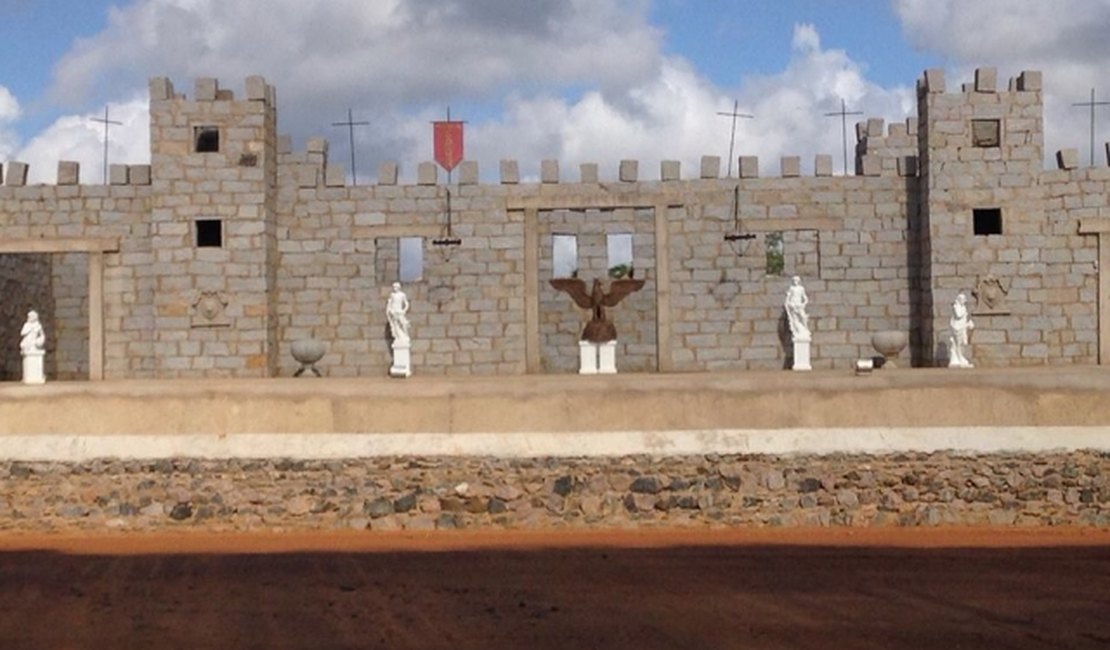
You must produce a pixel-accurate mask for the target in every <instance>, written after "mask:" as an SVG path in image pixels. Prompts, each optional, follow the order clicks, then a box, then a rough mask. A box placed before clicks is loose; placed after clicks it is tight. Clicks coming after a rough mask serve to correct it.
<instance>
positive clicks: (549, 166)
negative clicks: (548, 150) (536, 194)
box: [540, 160, 559, 183]
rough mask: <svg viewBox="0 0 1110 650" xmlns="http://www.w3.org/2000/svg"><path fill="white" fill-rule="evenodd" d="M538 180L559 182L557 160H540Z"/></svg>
mask: <svg viewBox="0 0 1110 650" xmlns="http://www.w3.org/2000/svg"><path fill="white" fill-rule="evenodd" d="M540 182H541V183H558V182H559V161H558V160H544V161H541V162H540Z"/></svg>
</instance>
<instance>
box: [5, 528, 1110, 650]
mask: <svg viewBox="0 0 1110 650" xmlns="http://www.w3.org/2000/svg"><path fill="white" fill-rule="evenodd" d="M0 647H3V648H533V649H535V648H559V649H560V650H567V649H578V648H639V649H650V648H900V649H905V648H945V649H946V650H955V649H957V648H1107V647H1110V530H1052V529H1037V530H1028V531H1015V530H992V529H972V530H959V529H941V530H907V529H877V530H871V529H869V530H832V531H825V530H812V529H793V530H777V531H766V530H757V531H737V530H733V531H725V532H709V531H649V530H630V531H608V532H551V531H548V532H482V533H469V532H462V533H458V534H449V533H443V532H437V533H433V534H423V535H418V534H401V533H399V534H372V535H371V534H365V533H363V534H357V533H307V534H304V533H296V534H291V533H286V534H265V535H260V534H237V535H212V534H181V535H171V534H158V535H146V536H139V535H130V536H128V535H115V536H80V537H77V536H21V535H11V534H8V535H0Z"/></svg>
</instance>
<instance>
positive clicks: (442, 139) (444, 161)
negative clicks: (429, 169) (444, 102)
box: [432, 121, 463, 171]
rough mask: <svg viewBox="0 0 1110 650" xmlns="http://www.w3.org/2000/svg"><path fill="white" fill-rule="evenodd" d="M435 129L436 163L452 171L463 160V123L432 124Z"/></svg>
mask: <svg viewBox="0 0 1110 650" xmlns="http://www.w3.org/2000/svg"><path fill="white" fill-rule="evenodd" d="M432 126H433V127H434V128H435V131H434V133H435V138H434V139H435V156H436V162H437V163H439V164H440V166H441V167H443V168H444V169H446V170H447V171H451V170H452V169H454V168H455V165H458V164H459V162H460V161H461V160H462V159H463V123H462V122H454V121H447V122H432Z"/></svg>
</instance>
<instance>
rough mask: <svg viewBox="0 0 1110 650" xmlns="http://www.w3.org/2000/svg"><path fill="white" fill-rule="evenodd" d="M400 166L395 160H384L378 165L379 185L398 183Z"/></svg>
mask: <svg viewBox="0 0 1110 650" xmlns="http://www.w3.org/2000/svg"><path fill="white" fill-rule="evenodd" d="M399 172H400V166H399V165H398V164H397V163H395V162H383V163H381V164H379V165H378V185H396V184H397V175H398V173H399Z"/></svg>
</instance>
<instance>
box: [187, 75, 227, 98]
mask: <svg viewBox="0 0 1110 650" xmlns="http://www.w3.org/2000/svg"><path fill="white" fill-rule="evenodd" d="M219 91H220V85H219V83H218V82H217V81H216V80H215V79H214V78H213V77H200V78H199V79H197V80H196V84H195V86H194V87H193V95H194V99H196V100H197V101H198V102H212V101H216V94H217V93H218V92H219Z"/></svg>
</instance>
